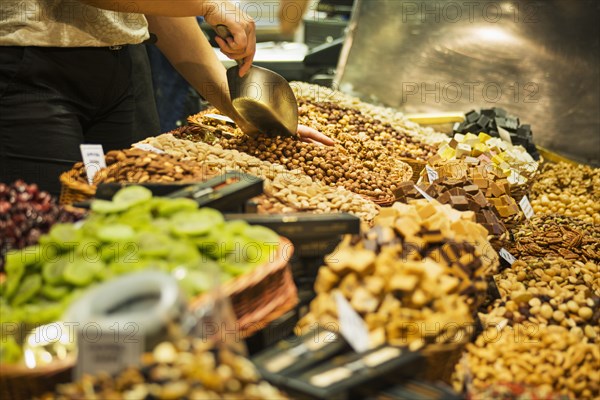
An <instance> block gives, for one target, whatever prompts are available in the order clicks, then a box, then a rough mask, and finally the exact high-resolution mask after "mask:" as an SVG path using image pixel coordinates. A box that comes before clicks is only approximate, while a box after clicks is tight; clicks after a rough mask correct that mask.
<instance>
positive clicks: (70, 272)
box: [63, 258, 105, 286]
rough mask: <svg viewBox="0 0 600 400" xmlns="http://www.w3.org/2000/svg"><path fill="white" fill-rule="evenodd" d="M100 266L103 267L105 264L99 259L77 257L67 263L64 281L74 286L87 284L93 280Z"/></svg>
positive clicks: (100, 268)
mask: <svg viewBox="0 0 600 400" xmlns="http://www.w3.org/2000/svg"><path fill="white" fill-rule="evenodd" d="M102 268H105V264H104V263H103V262H102V261H100V260H94V261H92V260H86V259H83V258H77V259H75V260H73V261H72V262H69V263H68V264H67V266H66V267H65V269H64V272H63V278H64V280H65V282H68V283H70V284H73V285H75V286H87V285H89V284H90V283H92V282H93V281H94V278H95V277H96V275H97V274H98V273H99V272H100V270H102Z"/></svg>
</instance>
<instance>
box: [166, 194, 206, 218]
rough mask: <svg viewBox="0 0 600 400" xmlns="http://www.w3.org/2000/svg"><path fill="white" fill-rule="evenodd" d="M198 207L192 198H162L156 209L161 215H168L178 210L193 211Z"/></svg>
mask: <svg viewBox="0 0 600 400" xmlns="http://www.w3.org/2000/svg"><path fill="white" fill-rule="evenodd" d="M197 209H198V203H196V202H195V201H194V200H192V199H186V198H179V199H164V201H163V202H161V203H159V204H158V205H157V206H156V211H157V212H158V215H159V216H161V217H170V216H172V215H174V214H176V213H179V212H188V211H191V212H193V211H195V210H197Z"/></svg>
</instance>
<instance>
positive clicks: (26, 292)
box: [10, 274, 42, 307]
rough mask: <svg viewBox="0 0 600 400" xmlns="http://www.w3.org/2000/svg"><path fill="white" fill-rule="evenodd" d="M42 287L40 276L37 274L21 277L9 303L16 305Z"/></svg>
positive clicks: (29, 297)
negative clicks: (21, 279)
mask: <svg viewBox="0 0 600 400" xmlns="http://www.w3.org/2000/svg"><path fill="white" fill-rule="evenodd" d="M41 288H42V277H41V276H40V275H38V274H35V275H29V276H27V277H25V279H23V281H22V282H21V284H20V285H19V288H18V289H17V291H16V292H15V295H14V297H13V298H12V300H11V302H10V304H11V305H12V306H13V307H17V306H19V305H21V304H24V303H26V302H27V301H28V300H30V299H31V298H33V297H34V296H35V295H36V294H37V293H38V292H39V291H40V289H41Z"/></svg>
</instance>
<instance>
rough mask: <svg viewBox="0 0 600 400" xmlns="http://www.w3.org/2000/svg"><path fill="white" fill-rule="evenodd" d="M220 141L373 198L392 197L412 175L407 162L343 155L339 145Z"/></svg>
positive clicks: (285, 139)
mask: <svg viewBox="0 0 600 400" xmlns="http://www.w3.org/2000/svg"><path fill="white" fill-rule="evenodd" d="M219 143H220V144H221V145H222V146H223V148H225V149H235V150H239V151H242V152H244V153H247V154H250V155H252V156H254V157H257V158H259V159H261V160H264V161H269V162H271V163H274V164H281V165H283V166H285V167H286V168H287V169H288V170H297V169H299V170H301V171H303V172H304V173H305V174H306V175H308V176H310V177H311V178H313V179H315V180H318V181H320V182H323V183H325V184H326V185H329V186H343V187H345V188H346V189H348V190H350V191H352V192H354V193H358V194H361V195H363V196H368V197H370V198H373V199H376V200H389V199H390V198H391V199H392V200H393V190H394V189H395V188H396V185H397V184H398V183H400V182H404V181H408V180H410V178H411V176H412V169H411V168H410V166H409V165H408V164H405V163H403V162H401V161H394V160H393V159H392V158H390V157H387V156H386V157H383V158H375V159H372V160H368V161H367V160H364V161H360V160H358V159H357V158H355V157H353V156H352V155H351V154H348V153H346V154H344V153H345V152H344V151H343V149H341V148H340V147H339V146H334V147H329V146H320V145H316V144H312V143H304V142H302V141H300V140H297V139H295V138H292V137H281V136H278V137H275V138H268V137H266V138H263V137H260V138H249V137H243V136H236V137H232V138H225V137H223V138H222V139H221V140H219Z"/></svg>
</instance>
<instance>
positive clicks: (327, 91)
mask: <svg viewBox="0 0 600 400" xmlns="http://www.w3.org/2000/svg"><path fill="white" fill-rule="evenodd" d="M291 86H292V89H293V90H294V93H295V95H296V97H297V98H298V99H299V100H300V101H302V100H306V101H313V102H329V103H332V104H333V105H340V106H342V107H346V108H349V109H354V110H358V111H360V112H361V113H362V114H364V115H366V116H369V117H371V118H374V119H376V120H379V121H381V122H382V123H384V124H389V125H390V126H391V127H392V128H393V129H394V130H395V131H396V132H398V133H399V136H400V137H402V136H409V137H412V138H414V139H415V140H417V141H419V142H421V143H426V144H429V145H437V144H439V143H441V142H443V141H445V140H446V139H447V138H448V136H447V135H445V134H443V133H440V132H436V131H434V130H433V129H431V128H426V127H423V126H421V125H419V124H416V123H414V122H412V121H410V120H408V119H407V118H406V117H405V116H404V115H403V114H402V113H401V112H399V111H398V110H397V109H394V108H390V107H382V106H377V105H374V104H370V103H366V102H363V101H360V100H359V99H358V98H357V97H354V96H350V95H348V94H345V93H344V92H342V91H341V90H337V89H336V88H334V89H331V88H328V87H324V86H319V85H314V84H310V83H306V82H292V83H291Z"/></svg>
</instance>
